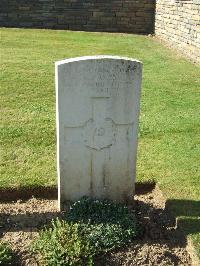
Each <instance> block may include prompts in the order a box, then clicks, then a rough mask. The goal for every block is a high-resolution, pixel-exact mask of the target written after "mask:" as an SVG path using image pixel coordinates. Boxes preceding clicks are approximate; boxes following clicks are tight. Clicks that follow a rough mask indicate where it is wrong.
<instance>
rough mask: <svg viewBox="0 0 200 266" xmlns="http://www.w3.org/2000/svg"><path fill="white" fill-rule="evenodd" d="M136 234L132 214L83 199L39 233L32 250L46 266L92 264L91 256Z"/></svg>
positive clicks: (124, 207)
mask: <svg viewBox="0 0 200 266" xmlns="http://www.w3.org/2000/svg"><path fill="white" fill-rule="evenodd" d="M136 232H137V230H136V219H135V214H134V212H130V211H129V209H128V208H127V207H126V206H123V205H120V204H116V203H113V202H110V201H107V200H103V201H100V200H92V199H89V198H86V197H84V198H82V199H81V200H80V201H77V202H75V203H73V204H72V206H71V208H70V211H69V212H68V213H67V214H66V216H65V219H64V220H59V219H57V220H54V221H52V226H51V227H50V228H45V229H44V230H42V231H41V232H40V235H39V238H38V239H37V240H35V241H34V243H33V245H32V250H33V251H34V252H37V253H39V255H40V259H41V260H42V263H44V264H46V265H48V266H53V265H74V266H75V265H92V264H93V257H94V256H95V255H97V254H99V253H103V252H107V251H109V250H113V249H114V248H117V247H120V246H123V245H124V244H126V243H128V242H130V241H131V240H132V239H133V238H134V237H135V236H136Z"/></svg>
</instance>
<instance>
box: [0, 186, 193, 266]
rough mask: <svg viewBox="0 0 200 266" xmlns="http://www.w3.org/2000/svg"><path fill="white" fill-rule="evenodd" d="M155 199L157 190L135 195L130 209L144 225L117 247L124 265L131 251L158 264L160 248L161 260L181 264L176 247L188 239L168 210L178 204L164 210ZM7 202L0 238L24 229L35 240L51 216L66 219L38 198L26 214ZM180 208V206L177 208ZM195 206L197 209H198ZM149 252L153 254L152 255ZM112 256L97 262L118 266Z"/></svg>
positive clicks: (1, 215) (0, 220) (0, 221)
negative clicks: (36, 234) (130, 238)
mask: <svg viewBox="0 0 200 266" xmlns="http://www.w3.org/2000/svg"><path fill="white" fill-rule="evenodd" d="M145 189H146V188H145ZM54 199H55V198H54ZM155 199H156V197H154V190H153V191H152V192H151V193H149V192H147V193H146V195H145V193H144V190H143V191H142V190H140V193H139V194H138V196H137V197H136V201H135V204H134V206H132V207H131V206H130V208H134V210H135V214H136V217H137V221H138V224H139V227H138V228H141V230H140V233H139V235H138V236H137V238H135V239H133V241H132V243H130V245H127V246H125V247H122V248H119V250H116V253H117V252H119V253H118V254H122V257H123V258H122V261H123V263H124V264H123V265H126V264H125V260H126V259H128V257H127V256H129V255H128V254H130V253H131V256H132V258H136V257H140V256H141V254H143V253H144V254H143V255H142V257H140V258H139V260H140V262H141V263H142V264H140V265H150V264H149V257H151V260H154V259H155V261H153V264H151V265H158V264H156V263H157V259H156V258H157V257H158V250H159V252H160V253H159V254H160V255H159V256H161V259H163V258H165V259H166V258H167V261H169V263H168V265H179V262H180V258H179V254H178V253H176V252H175V250H176V249H177V248H178V250H179V249H180V248H185V247H186V245H187V239H186V236H185V234H183V233H182V231H181V230H179V227H178V228H177V226H176V219H175V217H174V216H172V213H171V210H170V211H169V207H170V204H172V205H173V204H175V201H174V202H170V201H169V202H167V204H166V206H167V208H165V209H162V207H157V206H161V205H159V204H158V205H155V206H154V205H153V203H154V200H155ZM22 203H24V204H29V202H26V201H25V202H22ZM6 204H7V203H5V208H4V212H1V213H0V237H2V236H3V235H4V233H6V232H10V233H11V234H10V235H11V237H12V232H13V233H14V234H15V232H16V235H17V234H18V232H19V234H21V232H25V233H26V237H27V236H28V238H30V240H32V236H31V235H32V232H36V231H38V230H40V229H41V228H43V227H44V226H48V225H50V222H51V220H52V219H55V218H56V217H60V218H63V215H64V213H59V212H57V211H51V209H48V207H45V210H43V209H42V208H41V207H40V206H38V205H39V204H40V201H38V203H37V200H36V201H34V203H33V206H32V207H31V208H32V212H30V209H29V211H27V212H25V213H20V210H21V206H20V203H17V202H10V203H8V204H9V205H12V206H9V209H11V210H13V209H15V212H13V211H11V212H10V213H9V212H8V211H7V210H6ZM178 204H180V206H182V204H183V203H182V202H181V201H178ZM188 204H189V205H188V206H193V205H192V202H190V203H188ZM196 204H197V203H196V202H195V203H194V205H195V206H196ZM186 205H187V204H186ZM171 207H173V206H171ZM171 207H170V209H171ZM197 207H198V205H197ZM177 209H179V208H178V207H177ZM194 209H195V210H196V208H194ZM179 211H180V209H179ZM181 213H183V212H181ZM179 214H180V213H179ZM193 214H194V215H196V211H194V213H193ZM188 219H189V217H188ZM188 219H185V220H183V221H184V222H185V223H187V222H188V224H190V232H196V231H197V230H198V229H197V228H198V227H197V226H198V223H197V221H196V219H194V220H192V222H193V223H192V222H191V220H190V219H189V220H190V221H188ZM149 252H150V253H149ZM183 252H184V251H183ZM149 254H151V256H150V255H149ZM181 254H185V255H184V256H185V257H184V258H187V259H188V264H187V265H190V264H189V257H187V255H186V253H181ZM110 256H111V257H110ZM162 256H163V257H162ZM132 258H131V260H132ZM113 259H114V258H112V254H110V255H109V254H107V256H105V255H103V256H102V257H101V256H100V257H98V258H97V261H98V262H99V264H95V265H113V266H115V265H118V264H117V263H116V261H114V260H113ZM129 259H130V258H129ZM136 261H137V260H136ZM104 262H105V263H104ZM107 262H109V263H107ZM120 265H121V264H120ZM127 265H129V264H127ZM130 265H131V264H130ZM138 265H139V264H138ZM165 265H166V264H165Z"/></svg>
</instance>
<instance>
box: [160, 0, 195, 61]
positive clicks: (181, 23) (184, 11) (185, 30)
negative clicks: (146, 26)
mask: <svg viewBox="0 0 200 266" xmlns="http://www.w3.org/2000/svg"><path fill="white" fill-rule="evenodd" d="M155 33H156V35H158V36H160V37H161V38H162V39H164V40H166V41H167V42H168V43H169V44H170V45H171V46H172V47H174V48H175V49H178V50H179V51H180V52H182V53H183V54H184V55H185V56H187V57H188V58H190V59H192V60H193V61H194V62H196V63H200V1H199V0H197V1H195V0H192V1H190V0H187V1H183V0H176V1H169V0H157V4H156V19H155Z"/></svg>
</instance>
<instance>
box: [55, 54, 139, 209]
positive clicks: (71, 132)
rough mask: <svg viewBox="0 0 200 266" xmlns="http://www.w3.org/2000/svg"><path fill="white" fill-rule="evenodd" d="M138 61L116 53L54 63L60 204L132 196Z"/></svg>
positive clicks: (135, 145)
mask: <svg viewBox="0 0 200 266" xmlns="http://www.w3.org/2000/svg"><path fill="white" fill-rule="evenodd" d="M141 77H142V65H141V63H140V62H139V61H137V60H135V59H129V58H121V57H116V56H91V57H88V56H87V57H80V58H72V59H67V60H63V61H59V62H56V108H57V169H58V190H59V193H58V200H59V208H60V209H62V207H63V202H64V201H67V200H77V199H80V198H81V197H82V196H85V195H86V196H90V197H93V198H108V199H112V200H116V201H118V202H130V201H131V200H132V199H133V195H134V184H135V174H136V151H137V129H138V117H139V105H140V87H141Z"/></svg>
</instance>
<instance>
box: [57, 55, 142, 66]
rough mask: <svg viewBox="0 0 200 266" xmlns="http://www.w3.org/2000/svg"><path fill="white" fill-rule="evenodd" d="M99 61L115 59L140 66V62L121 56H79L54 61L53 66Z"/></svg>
mask: <svg viewBox="0 0 200 266" xmlns="http://www.w3.org/2000/svg"><path fill="white" fill-rule="evenodd" d="M99 59H115V60H116V59H117V60H124V61H131V62H136V63H140V64H142V62H141V61H139V60H137V59H134V58H129V57H123V56H122V57H121V56H113V55H95V56H81V57H74V58H67V59H64V60H60V61H56V62H55V66H60V65H64V64H67V63H73V62H80V61H87V60H99Z"/></svg>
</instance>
